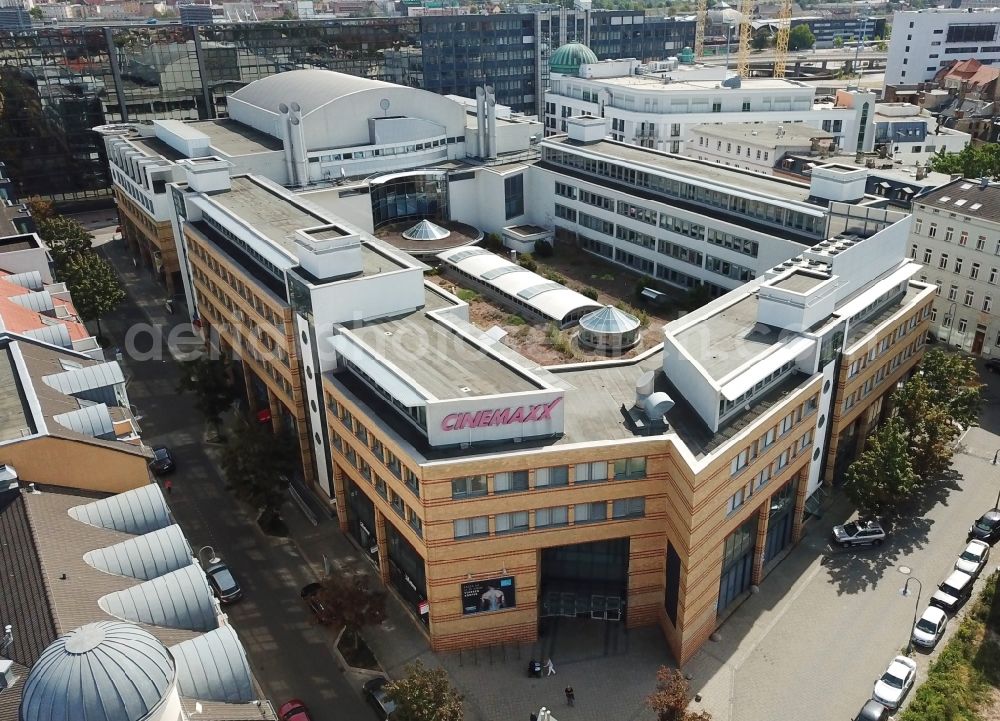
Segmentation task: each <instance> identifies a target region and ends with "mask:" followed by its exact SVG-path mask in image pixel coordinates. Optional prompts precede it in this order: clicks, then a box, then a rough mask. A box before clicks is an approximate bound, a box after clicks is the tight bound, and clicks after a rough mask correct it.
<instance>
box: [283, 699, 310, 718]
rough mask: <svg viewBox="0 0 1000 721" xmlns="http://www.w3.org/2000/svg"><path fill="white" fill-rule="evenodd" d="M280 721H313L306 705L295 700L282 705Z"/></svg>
mask: <svg viewBox="0 0 1000 721" xmlns="http://www.w3.org/2000/svg"><path fill="white" fill-rule="evenodd" d="M278 721H312V716H310V715H309V709H307V708H306V705H305V704H304V703H302V702H301V701H299V700H298V699H297V698H293V699H292V700H291V701H285V703H283V704H281V707H280V708H279V709H278Z"/></svg>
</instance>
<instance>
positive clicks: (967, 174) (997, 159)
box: [928, 143, 1000, 180]
mask: <svg viewBox="0 0 1000 721" xmlns="http://www.w3.org/2000/svg"><path fill="white" fill-rule="evenodd" d="M928 164H929V166H930V169H931V170H933V171H935V172H937V173H945V174H946V175H961V176H962V177H963V178H993V179H994V180H995V179H998V178H1000V145H998V144H997V143H986V144H984V145H967V146H966V147H964V148H962V150H960V151H959V152H957V153H946V152H944V150H941V151H939V152H938V153H936V154H934V155H933V156H931V158H930V160H929V161H928Z"/></svg>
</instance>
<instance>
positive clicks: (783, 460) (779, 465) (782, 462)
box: [774, 451, 789, 473]
mask: <svg viewBox="0 0 1000 721" xmlns="http://www.w3.org/2000/svg"><path fill="white" fill-rule="evenodd" d="M788 456H789V453H788V451H785V452H784V453H782V454H781V455H780V456H778V460H777V461H775V462H774V470H775V472H776V473H777V472H778V471H780V470H782V469H783V468H784V467H785V466H787V465H788Z"/></svg>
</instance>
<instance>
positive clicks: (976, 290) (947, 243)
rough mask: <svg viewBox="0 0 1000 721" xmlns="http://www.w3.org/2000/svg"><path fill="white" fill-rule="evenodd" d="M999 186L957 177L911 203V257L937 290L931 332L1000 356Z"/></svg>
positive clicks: (965, 347)
mask: <svg viewBox="0 0 1000 721" xmlns="http://www.w3.org/2000/svg"><path fill="white" fill-rule="evenodd" d="M998 201H1000V186H997V185H996V184H995V183H993V182H990V181H987V180H982V179H980V180H973V179H959V180H954V181H952V182H950V183H948V184H947V185H944V186H942V187H940V188H938V189H937V190H935V191H934V192H932V193H929V194H927V195H924V196H922V197H921V198H919V199H918V201H917V202H915V203H914V205H913V217H914V221H913V230H912V231H911V234H910V257H911V258H913V259H914V260H916V261H917V262H918V263H923V266H924V267H923V270H922V271H921V278H923V279H926V281H927V282H928V283H931V284H933V285H935V286H936V288H937V291H936V295H935V297H934V308H933V313H932V323H931V325H932V328H931V332H932V333H933V334H934V336H935V337H936V338H937V339H938V340H939V341H941V342H944V343H947V344H948V345H952V346H955V347H958V348H962V349H963V350H965V351H968V352H970V353H972V354H974V355H986V356H990V355H997V354H1000V318H998V317H997V315H996V311H995V309H994V303H995V301H996V300H998V299H1000V291H998V283H1000V216H998V215H997V214H996V212H995V208H997V207H998V206H997V202H998Z"/></svg>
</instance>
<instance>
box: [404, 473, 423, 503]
mask: <svg viewBox="0 0 1000 721" xmlns="http://www.w3.org/2000/svg"><path fill="white" fill-rule="evenodd" d="M403 483H405V484H406V487H407V488H409V489H410V490H411V491H413V495H415V496H416V497H417V498H420V479H419V478H417V474H416V473H414V472H413V471H411V470H410V469H409V468H407V469H406V472H405V473H404V474H403Z"/></svg>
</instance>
